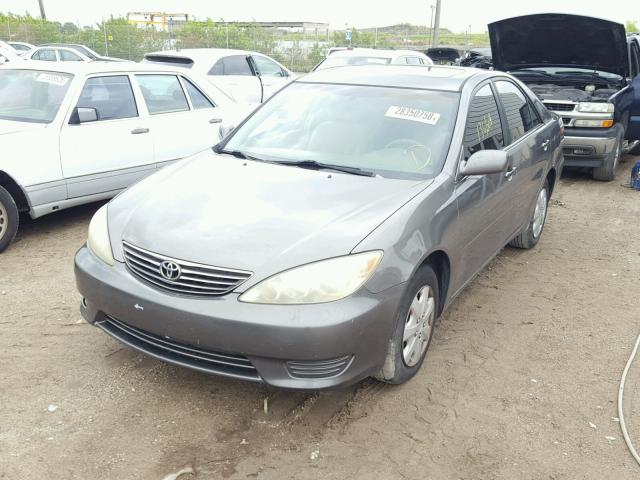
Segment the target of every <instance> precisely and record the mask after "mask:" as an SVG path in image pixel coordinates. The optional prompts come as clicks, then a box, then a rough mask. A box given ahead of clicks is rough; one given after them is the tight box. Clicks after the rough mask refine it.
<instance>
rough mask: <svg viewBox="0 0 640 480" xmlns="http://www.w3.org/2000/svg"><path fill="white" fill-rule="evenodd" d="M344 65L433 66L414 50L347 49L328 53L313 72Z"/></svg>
mask: <svg viewBox="0 0 640 480" xmlns="http://www.w3.org/2000/svg"><path fill="white" fill-rule="evenodd" d="M346 65H433V61H432V60H431V59H430V58H429V57H428V56H426V55H425V54H424V53H422V52H418V51H416V50H382V49H375V48H347V49H344V50H335V51H332V52H329V55H328V56H327V58H325V59H324V60H323V61H322V62H320V63H319V64H318V65H316V67H315V68H314V70H324V69H325V68H333V67H343V66H346Z"/></svg>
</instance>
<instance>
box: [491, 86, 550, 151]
mask: <svg viewBox="0 0 640 480" xmlns="http://www.w3.org/2000/svg"><path fill="white" fill-rule="evenodd" d="M496 88H497V90H498V96H499V97H500V101H501V102H502V106H503V107H504V111H505V113H506V116H507V119H506V120H507V125H508V128H509V132H510V133H511V141H512V142H515V141H517V140H518V139H520V138H521V137H522V136H524V134H525V133H527V132H528V131H529V130H532V129H534V128H535V127H536V126H537V125H539V124H540V123H541V121H540V118H538V113H537V112H536V111H535V109H534V108H533V106H532V105H531V102H530V101H529V100H528V99H527V97H525V95H524V93H522V90H520V89H519V88H518V87H516V86H515V85H514V84H513V83H511V82H505V81H497V82H496Z"/></svg>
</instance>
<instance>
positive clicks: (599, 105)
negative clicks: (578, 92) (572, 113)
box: [578, 102, 615, 113]
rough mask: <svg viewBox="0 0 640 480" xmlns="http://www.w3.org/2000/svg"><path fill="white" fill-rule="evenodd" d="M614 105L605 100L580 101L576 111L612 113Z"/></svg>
mask: <svg viewBox="0 0 640 480" xmlns="http://www.w3.org/2000/svg"><path fill="white" fill-rule="evenodd" d="M614 109H615V106H614V105H613V103H605V102H580V103H578V111H579V112H582V113H613V111H614Z"/></svg>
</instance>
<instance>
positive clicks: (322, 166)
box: [274, 160, 376, 177]
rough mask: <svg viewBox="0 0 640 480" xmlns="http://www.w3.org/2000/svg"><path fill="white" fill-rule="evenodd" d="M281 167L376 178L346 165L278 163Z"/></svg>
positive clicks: (311, 161) (372, 174) (304, 161)
mask: <svg viewBox="0 0 640 480" xmlns="http://www.w3.org/2000/svg"><path fill="white" fill-rule="evenodd" d="M274 163H277V164H279V165H291V166H292V167H300V168H308V169H310V170H335V171H336V172H342V173H349V174H351V175H360V176H363V177H375V176H376V174H375V173H374V172H370V171H368V170H362V169H361V168H358V167H347V166H344V165H332V164H330V163H321V162H316V161H315V160H301V161H299V162H289V161H284V160H283V161H277V162H274Z"/></svg>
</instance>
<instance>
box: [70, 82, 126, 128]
mask: <svg viewBox="0 0 640 480" xmlns="http://www.w3.org/2000/svg"><path fill="white" fill-rule="evenodd" d="M78 107H86V108H95V109H96V110H97V111H98V119H99V120H115V119H118V118H133V117H137V116H138V107H137V106H136V100H135V97H134V96H133V90H132V89H131V82H129V77H128V76H126V75H114V76H110V77H94V78H90V79H88V80H87V81H86V83H85V84H84V88H83V89H82V92H81V93H80V99H79V100H78Z"/></svg>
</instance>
